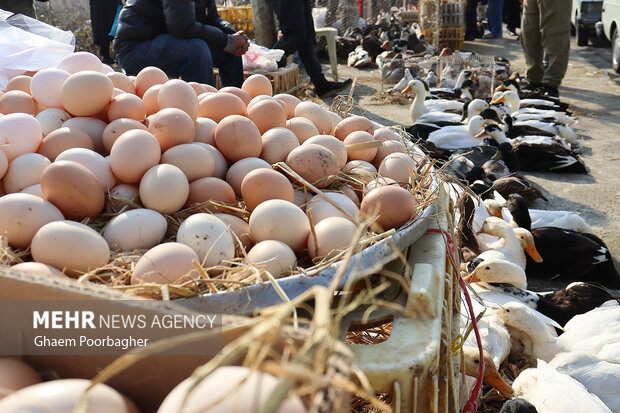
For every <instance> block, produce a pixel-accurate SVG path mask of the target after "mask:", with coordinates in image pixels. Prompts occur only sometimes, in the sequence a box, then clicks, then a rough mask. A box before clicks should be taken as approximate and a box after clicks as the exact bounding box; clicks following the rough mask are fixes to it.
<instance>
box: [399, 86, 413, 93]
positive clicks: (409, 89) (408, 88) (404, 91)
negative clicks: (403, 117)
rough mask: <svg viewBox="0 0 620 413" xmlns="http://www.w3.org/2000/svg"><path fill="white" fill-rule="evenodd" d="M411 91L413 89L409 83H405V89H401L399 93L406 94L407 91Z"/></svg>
mask: <svg viewBox="0 0 620 413" xmlns="http://www.w3.org/2000/svg"><path fill="white" fill-rule="evenodd" d="M412 91H413V89H412V88H411V85H407V87H406V88H405V90H403V91H402V92H401V93H402V94H403V95H404V94H407V93H411V92H412Z"/></svg>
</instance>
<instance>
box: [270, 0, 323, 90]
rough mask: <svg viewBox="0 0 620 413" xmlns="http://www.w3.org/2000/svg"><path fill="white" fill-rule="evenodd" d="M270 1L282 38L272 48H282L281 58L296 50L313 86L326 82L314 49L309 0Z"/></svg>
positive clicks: (312, 21) (314, 37) (314, 36)
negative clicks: (282, 54) (282, 55)
mask: <svg viewBox="0 0 620 413" xmlns="http://www.w3.org/2000/svg"><path fill="white" fill-rule="evenodd" d="M270 3H271V7H272V8H273V10H274V12H275V13H276V17H277V18H278V23H279V25H280V31H281V32H282V38H281V39H280V40H278V41H277V42H276V43H275V44H274V45H273V48H274V49H282V50H284V53H285V54H284V57H283V59H286V56H288V55H290V54H293V53H295V51H297V52H298V53H299V58H300V59H301V62H302V63H303V65H304V68H305V69H306V72H308V76H310V80H311V81H312V83H314V85H315V86H318V85H320V84H323V83H326V82H327V80H326V79H325V76H323V73H322V69H321V64H320V63H319V60H318V58H317V57H316V50H315V49H314V45H315V44H316V33H315V31H314V20H313V19H312V2H311V0H270Z"/></svg>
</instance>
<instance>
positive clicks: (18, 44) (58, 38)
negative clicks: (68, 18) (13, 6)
mask: <svg viewBox="0 0 620 413" xmlns="http://www.w3.org/2000/svg"><path fill="white" fill-rule="evenodd" d="M74 48H75V36H74V35H73V33H71V32H70V31H64V30H60V29H59V28H57V27H54V26H50V25H49V24H46V23H44V22H41V21H39V20H36V19H33V18H30V17H28V16H24V15H21V14H12V13H10V12H7V11H5V10H2V9H0V90H4V89H6V85H7V83H8V81H9V80H10V79H11V78H12V77H13V76H17V75H19V74H22V73H25V72H28V71H37V70H41V69H44V68H46V67H56V66H57V65H58V63H59V62H60V61H61V60H62V59H63V58H64V57H65V56H67V55H69V54H71V53H73V50H74Z"/></svg>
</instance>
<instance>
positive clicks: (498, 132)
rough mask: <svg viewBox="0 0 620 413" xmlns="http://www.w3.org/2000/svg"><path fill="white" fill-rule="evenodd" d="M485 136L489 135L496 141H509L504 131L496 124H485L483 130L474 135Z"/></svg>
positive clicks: (477, 136)
mask: <svg viewBox="0 0 620 413" xmlns="http://www.w3.org/2000/svg"><path fill="white" fill-rule="evenodd" d="M485 136H490V137H491V138H493V139H495V141H497V143H504V142H510V140H509V139H508V138H506V134H505V133H504V131H503V130H502V129H501V128H500V127H499V126H498V125H496V124H489V125H486V126H485V127H484V130H483V131H482V132H480V133H479V134H477V135H476V138H484V137H485Z"/></svg>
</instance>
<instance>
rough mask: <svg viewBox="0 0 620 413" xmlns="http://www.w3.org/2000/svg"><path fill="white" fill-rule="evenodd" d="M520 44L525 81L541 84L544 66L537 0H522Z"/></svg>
mask: <svg viewBox="0 0 620 413" xmlns="http://www.w3.org/2000/svg"><path fill="white" fill-rule="evenodd" d="M521 46H522V47H523V55H524V56H525V67H526V73H525V77H526V79H527V81H528V82H529V83H530V84H533V85H539V84H542V80H543V74H544V68H543V48H542V35H541V33H540V3H539V0H523V17H522V18H521Z"/></svg>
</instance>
